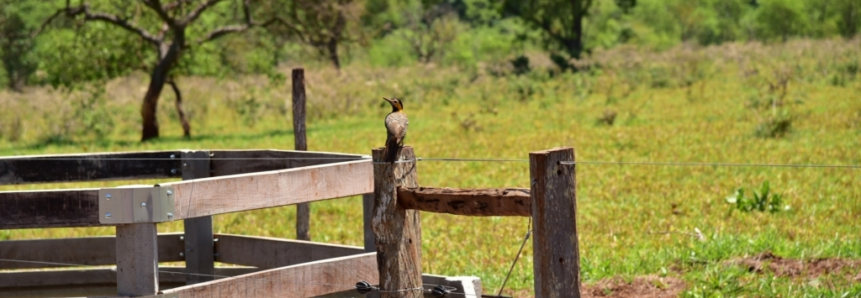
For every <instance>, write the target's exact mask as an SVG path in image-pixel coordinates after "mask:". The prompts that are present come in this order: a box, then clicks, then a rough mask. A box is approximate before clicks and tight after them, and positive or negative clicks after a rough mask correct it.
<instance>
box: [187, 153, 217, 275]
mask: <svg viewBox="0 0 861 298" xmlns="http://www.w3.org/2000/svg"><path fill="white" fill-rule="evenodd" d="M209 168H210V164H209V151H183V152H182V180H191V179H198V178H206V177H209V176H210V174H209ZM183 224H184V227H185V235H183V237H184V241H185V252H183V253H184V255H185V272H186V273H191V274H188V275H186V276H185V283H186V284H189V285H190V284H196V283H200V282H205V281H210V280H213V274H215V255H214V251H213V235H212V216H202V217H196V218H189V219H185V220H183Z"/></svg>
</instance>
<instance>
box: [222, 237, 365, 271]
mask: <svg viewBox="0 0 861 298" xmlns="http://www.w3.org/2000/svg"><path fill="white" fill-rule="evenodd" d="M215 237H216V238H217V239H218V242H216V250H217V251H218V256H217V257H216V259H215V260H216V261H218V262H222V263H228V264H237V265H244V266H254V267H258V268H264V269H269V268H277V267H284V266H292V265H296V264H301V263H308V262H313V261H319V260H323V259H329V258H336V257H344V256H351V255H356V254H361V253H364V250H363V249H362V248H361V247H355V246H345V245H335V244H324V243H316V242H309V241H301V240H286V239H278V238H265V237H249V236H239V235H226V234H216V236H215Z"/></svg>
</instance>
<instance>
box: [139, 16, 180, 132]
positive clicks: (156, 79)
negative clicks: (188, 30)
mask: <svg viewBox="0 0 861 298" xmlns="http://www.w3.org/2000/svg"><path fill="white" fill-rule="evenodd" d="M175 33H178V34H177V35H176V37H174V40H173V42H172V43H170V44H163V45H162V46H160V47H159V61H158V63H157V64H156V66H155V67H154V68H153V70H152V74H150V82H149V88H147V91H146V95H144V100H143V105H141V117H142V118H143V128H142V129H143V132H142V133H141V142H143V141H147V140H150V139H154V138H158V135H159V133H158V119H157V118H156V112H157V111H158V98H159V96H161V91H162V89H164V84H165V83H166V82H167V79H168V74H169V73H170V69H171V68H173V65H174V63H175V62H176V60H177V59H179V54H180V50H181V45H182V44H183V43H184V42H185V37H184V35H183V33H184V32H182V31H179V30H178V31H177V32H175Z"/></svg>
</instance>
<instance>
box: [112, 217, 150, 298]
mask: <svg viewBox="0 0 861 298" xmlns="http://www.w3.org/2000/svg"><path fill="white" fill-rule="evenodd" d="M157 231H158V230H157V229H156V224H154V223H140V224H123V225H117V242H116V249H117V295H119V296H147V295H154V294H155V293H156V292H158V242H157V237H156V236H157V235H156V233H157Z"/></svg>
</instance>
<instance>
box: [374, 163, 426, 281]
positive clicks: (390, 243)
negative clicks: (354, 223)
mask: <svg viewBox="0 0 861 298" xmlns="http://www.w3.org/2000/svg"><path fill="white" fill-rule="evenodd" d="M372 156H373V162H374V210H373V218H372V219H371V221H372V227H373V230H374V236H375V237H376V239H375V242H376V243H375V244H376V246H377V267H378V268H379V270H380V289H381V291H380V297H382V298H395V297H407V298H420V297H422V271H421V261H422V251H421V235H422V232H421V220H420V217H419V212H418V211H416V210H407V209H404V208H403V207H401V206H400V205H398V202H397V198H398V193H397V188H398V186H402V187H418V181H417V180H416V156H415V153H414V152H413V148H412V147H404V148H403V150H401V154H400V156H399V158H398V160H401V161H402V162H400V163H384V162H383V161H384V160H385V158H384V156H383V148H378V149H374V150H373V153H372ZM395 291H397V292H395Z"/></svg>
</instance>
